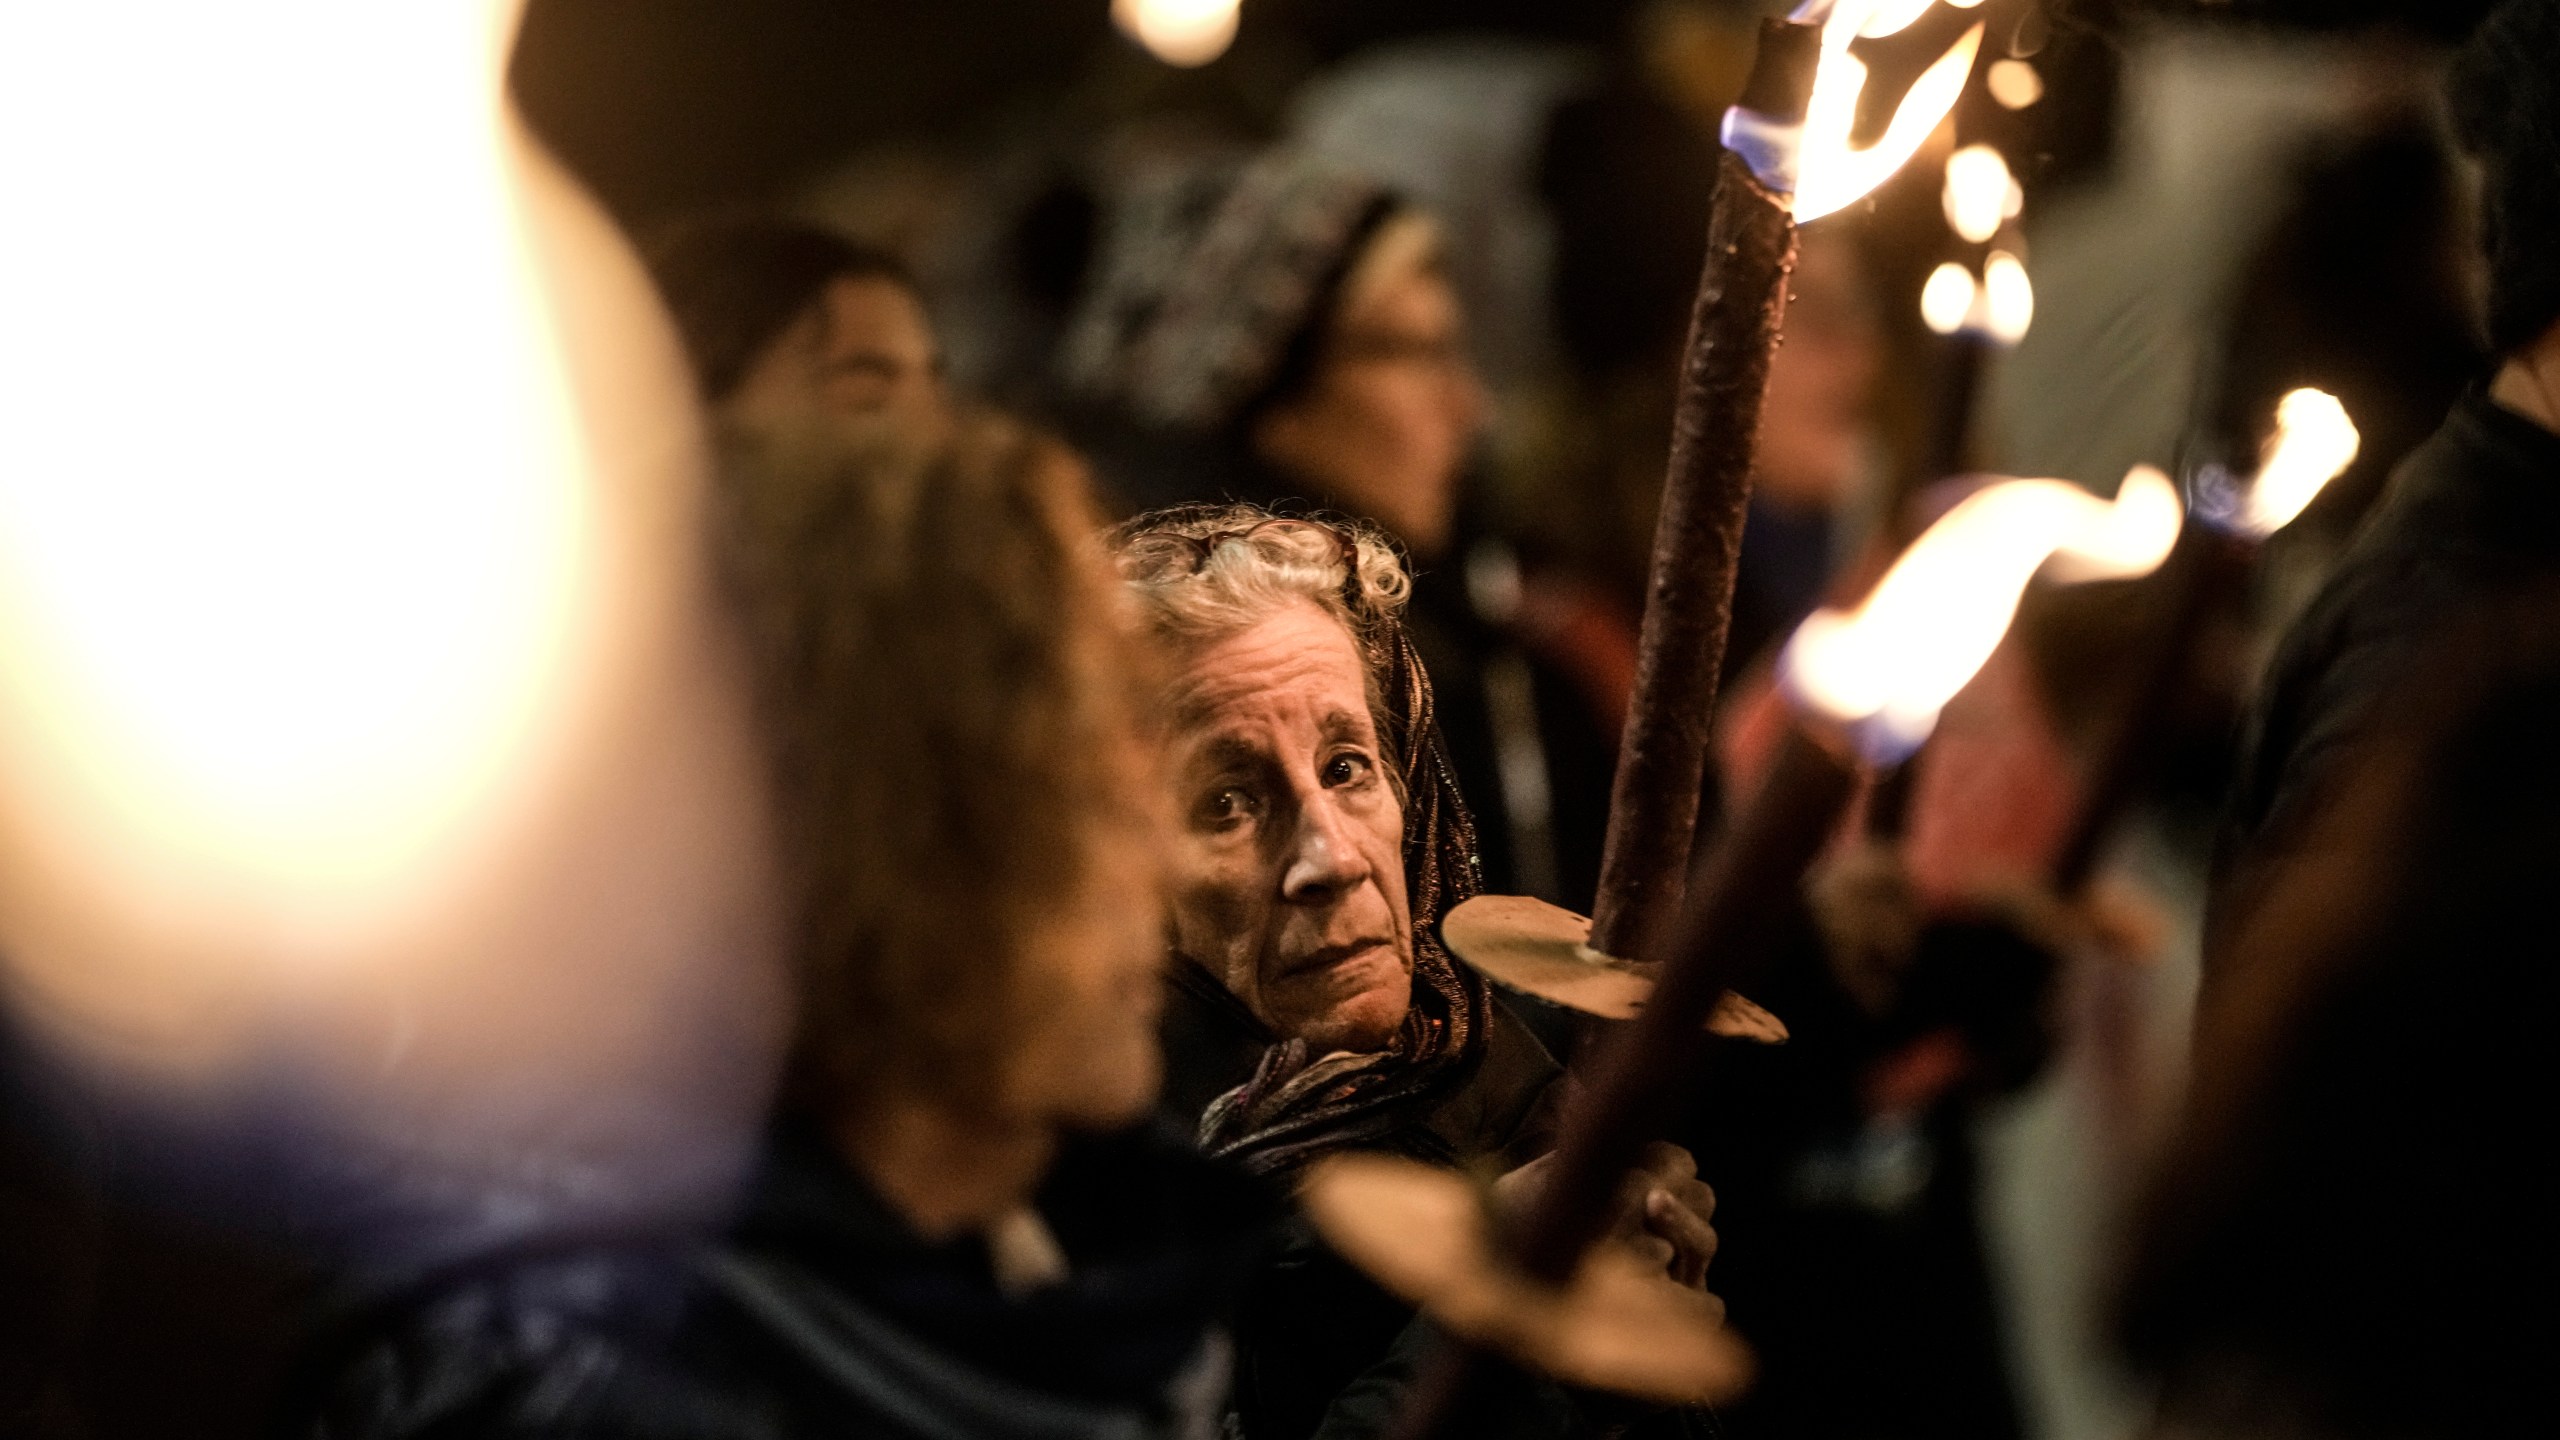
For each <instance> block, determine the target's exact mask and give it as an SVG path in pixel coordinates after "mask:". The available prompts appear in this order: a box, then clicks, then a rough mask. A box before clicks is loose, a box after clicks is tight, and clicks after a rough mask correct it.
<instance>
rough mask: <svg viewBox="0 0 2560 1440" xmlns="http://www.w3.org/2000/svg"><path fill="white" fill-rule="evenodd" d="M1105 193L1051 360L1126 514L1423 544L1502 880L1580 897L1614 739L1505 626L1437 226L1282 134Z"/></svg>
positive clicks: (1419, 606) (1472, 380) (1417, 576)
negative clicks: (1479, 499)
mask: <svg viewBox="0 0 2560 1440" xmlns="http://www.w3.org/2000/svg"><path fill="white" fill-rule="evenodd" d="M1105 212H1106V213H1105V216H1104V219H1103V221H1102V230H1101V234H1100V240H1099V243H1098V245H1097V247H1096V251H1095V255H1094V258H1093V261H1092V263H1091V264H1090V266H1089V267H1088V272H1087V280H1086V283H1085V286H1084V294H1083V297H1082V299H1081V301H1080V302H1079V304H1078V306H1077V310H1076V314H1075V317H1074V319H1073V321H1072V322H1071V324H1070V326H1069V329H1068V334H1067V338H1066V340H1065V342H1064V344H1063V346H1062V349H1061V353H1060V358H1059V368H1060V374H1061V386H1062V390H1063V392H1064V396H1063V404H1064V409H1065V413H1066V414H1067V416H1068V423H1069V426H1070V429H1071V431H1072V432H1073V433H1074V434H1075V436H1076V438H1077V439H1078V440H1079V442H1080V443H1082V444H1083V445H1085V446H1086V448H1087V449H1088V451H1089V452H1090V453H1091V454H1092V455H1093V457H1094V461H1095V465H1096V468H1097V470H1098V471H1099V473H1100V475H1101V478H1102V480H1103V482H1104V484H1105V485H1106V487H1108V488H1111V489H1113V490H1116V491H1117V492H1118V494H1119V497H1120V499H1121V500H1122V501H1123V502H1124V504H1126V505H1127V507H1128V508H1129V509H1130V510H1131V511H1133V512H1134V511H1141V510H1146V509H1151V508H1155V507H1160V506H1165V505H1172V504H1182V503H1193V502H1207V501H1230V502H1242V503H1246V504H1255V505H1262V506H1267V507H1268V506H1278V507H1280V508H1290V507H1292V506H1295V507H1298V508H1303V507H1305V506H1306V505H1309V504H1313V505H1320V506H1324V507H1328V508H1330V509H1334V510H1339V511H1342V512H1346V513H1348V514H1351V515H1355V516H1358V517H1360V518H1362V519H1365V520H1368V521H1371V522H1373V523H1375V524H1376V525H1378V526H1379V527H1381V528H1382V529H1383V530H1384V532H1385V533H1386V534H1387V535H1388V536H1389V537H1390V538H1391V539H1392V540H1393V541H1394V542H1395V543H1396V544H1397V545H1399V546H1401V547H1402V548H1403V550H1404V551H1405V553H1406V554H1407V555H1408V556H1409V557H1411V560H1412V562H1413V567H1414V572H1415V573H1414V577H1413V584H1412V603H1411V608H1410V610H1409V611H1408V613H1407V616H1406V624H1407V625H1408V627H1409V629H1410V631H1411V633H1412V636H1413V641H1414V644H1415V645H1416V647H1417V648H1418V649H1419V650H1420V652H1421V653H1422V656H1423V658H1424V659H1425V660H1426V661H1427V662H1428V663H1429V665H1430V666H1431V668H1432V671H1433V673H1434V674H1436V675H1437V676H1438V677H1439V679H1440V683H1441V693H1442V696H1443V704H1442V707H1441V711H1440V715H1441V720H1442V724H1443V728H1444V731H1445V733H1446V736H1447V743H1448V749H1449V755H1450V759H1451V763H1452V764H1453V765H1454V767H1455V769H1456V771H1457V774H1458V777H1459V781H1460V783H1461V784H1462V786H1463V787H1464V788H1465V789H1466V791H1467V793H1468V794H1470V795H1471V796H1473V797H1475V799H1476V801H1477V803H1478V805H1479V806H1480V807H1482V812H1483V815H1484V819H1485V824H1484V827H1483V829H1482V831H1481V834H1480V837H1479V838H1480V839H1481V841H1482V845H1483V855H1484V864H1485V867H1486V870H1487V871H1488V873H1489V874H1490V875H1491V877H1492V879H1493V883H1494V884H1495V885H1497V886H1498V887H1500V888H1503V889H1505V890H1511V891H1519V892H1524V893H1537V894H1543V895H1545V896H1547V897H1548V898H1551V899H1558V900H1565V901H1569V902H1571V903H1583V902H1584V901H1587V899H1588V898H1589V892H1588V886H1589V884H1590V883H1591V880H1593V879H1596V877H1597V875H1598V870H1599V843H1600V833H1601V826H1602V824H1603V823H1604V815H1603V813H1602V812H1603V811H1604V809H1605V806H1606V800H1607V795H1608V784H1609V772H1610V758H1609V757H1610V755H1611V753H1612V750H1611V747H1612V745H1613V744H1614V741H1615V738H1616V737H1615V736H1614V735H1609V734H1603V733H1602V731H1601V728H1600V726H1599V725H1598V724H1597V723H1595V721H1594V720H1593V718H1592V717H1591V716H1590V714H1589V712H1588V709H1587V707H1585V706H1584V705H1583V704H1581V703H1580V701H1579V700H1578V698H1577V697H1576V694H1575V690H1574V687H1573V684H1572V682H1571V681H1570V680H1569V679H1568V678H1567V677H1564V676H1562V675H1560V674H1558V673H1557V672H1556V671H1554V670H1553V669H1552V668H1551V667H1548V666H1545V665H1542V664H1540V663H1539V662H1537V661H1535V660H1533V659H1532V657H1531V656H1530V655H1529V654H1528V653H1527V652H1526V651H1525V650H1524V649H1523V648H1522V647H1521V645H1520V644H1519V642H1518V639H1517V637H1516V635H1515V634H1513V633H1512V632H1511V630H1510V629H1509V628H1508V627H1509V626H1510V623H1511V621H1512V620H1513V619H1514V618H1515V612H1516V610H1517V608H1518V602H1519V597H1520V574H1519V567H1518V564H1517V562H1516V560H1515V559H1514V558H1513V557H1512V554H1511V552H1510V551H1509V550H1508V549H1507V548H1506V547H1504V546H1502V545H1500V544H1498V543H1495V542H1493V541H1491V540H1490V539H1488V538H1487V537H1485V536H1484V535H1482V534H1481V533H1480V529H1479V526H1478V524H1477V517H1476V515H1475V511H1474V507H1473V505H1472V503H1471V499H1470V496H1469V494H1468V484H1467V482H1468V479H1469V475H1470V470H1471V467H1472V465H1473V462H1474V458H1475V451H1476V448H1477V442H1478V439H1479V435H1480V432H1481V431H1482V429H1483V427H1484V424H1485V421H1486V400H1485V394H1484V387H1483V384H1482V382H1481V381H1480V380H1479V379H1478V377H1477V374H1476V371H1475V366H1474V362H1473V361H1472V360H1471V359H1470V357H1469V355H1468V350H1467V344H1466V332H1465V316H1464V314H1463V313H1462V311H1461V308H1460V306H1459V302H1458V298H1457V293H1456V291H1455V289H1454V288H1453V287H1452V285H1451V284H1450V281H1449V279H1448V276H1447V275H1446V274H1445V273H1444V261H1443V255H1442V245H1441V240H1440V234H1439V230H1438V227H1437V225H1436V224H1435V223H1434V222H1433V221H1432V220H1431V219H1430V218H1429V217H1428V216H1426V215H1424V214H1423V213H1422V212H1421V211H1419V210H1416V209H1414V208H1413V207H1412V206H1410V205H1408V204H1406V203H1404V202H1403V201H1401V200H1400V199H1399V198H1397V197H1396V196H1395V195H1393V194H1392V193H1390V192H1389V191H1387V190H1386V189H1385V188H1383V187H1381V186H1379V185H1378V184H1376V183H1375V182H1373V181H1371V180H1368V179H1366V178H1364V177H1362V176H1361V175H1359V174H1357V173H1355V172H1352V171H1349V170H1345V169H1342V168H1340V167H1338V166H1335V165H1332V164H1328V163H1325V162H1320V161H1317V160H1313V159H1310V158H1307V157H1305V156H1303V155H1300V154H1296V153H1294V152H1291V151H1288V150H1274V151H1269V152H1266V153H1264V154H1262V155H1259V156H1257V157H1254V158H1252V159H1250V160H1244V161H1235V160H1226V161H1218V162H1203V163H1197V164H1192V165H1187V166H1180V167H1172V168H1169V169H1168V170H1167V171H1166V173H1162V174H1157V175H1151V176H1143V177H1139V178H1137V179H1134V180H1131V181H1130V182H1128V183H1127V184H1126V185H1125V186H1124V187H1123V189H1122V193H1120V194H1118V195H1117V196H1116V197H1115V198H1114V199H1113V200H1112V201H1111V203H1110V204H1109V205H1107V206H1106V207H1105ZM1577 890H1579V892H1580V893H1578V894H1577V893H1575V892H1576V891H1577Z"/></svg>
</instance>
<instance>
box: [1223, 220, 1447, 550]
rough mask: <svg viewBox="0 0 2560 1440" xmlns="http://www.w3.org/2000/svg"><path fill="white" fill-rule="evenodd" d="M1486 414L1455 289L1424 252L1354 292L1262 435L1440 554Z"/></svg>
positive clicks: (1275, 454) (1342, 495)
mask: <svg viewBox="0 0 2560 1440" xmlns="http://www.w3.org/2000/svg"><path fill="white" fill-rule="evenodd" d="M1484 420H1485V398H1484V385H1483V383H1482V382H1481V381H1479V380H1478V379H1477V378H1476V372H1475V366H1474V364H1473V363H1472V362H1471V361H1470V360H1469V359H1468V358H1467V349H1466V336H1465V331H1464V328H1463V326H1462V324H1461V322H1460V316H1459V311H1458V297H1457V292H1456V291H1454V290H1452V289H1451V288H1450V287H1449V282H1448V281H1447V280H1445V279H1443V278H1442V277H1441V275H1440V273H1439V271H1438V270H1437V269H1435V268H1432V267H1431V266H1430V265H1429V264H1428V263H1426V257H1417V258H1416V259H1415V260H1414V261H1413V262H1411V263H1408V264H1403V265H1399V266H1395V267H1392V268H1391V269H1390V271H1389V272H1388V273H1386V274H1384V275H1382V276H1381V277H1380V278H1379V279H1377V280H1376V281H1374V282H1372V283H1370V284H1368V285H1365V286H1362V287H1359V288H1358V289H1356V290H1354V291H1353V292H1352V293H1351V294H1350V295H1349V297H1348V298H1346V300H1345V302H1344V304H1343V307H1342V309H1341V310H1340V311H1339V312H1337V313H1336V314H1335V315H1334V317H1333V320H1332V322H1331V324H1330V325H1329V327H1328V328H1327V330H1326V332H1325V335H1324V337H1323V339H1322V340H1321V341H1320V342H1319V349H1318V352H1317V356H1316V364H1315V371H1314V374H1313V375H1312V376H1311V377H1310V378H1309V380H1308V383H1307V387H1306V389H1305V390H1304V391H1303V392H1302V393H1300V394H1299V395H1297V396H1295V397H1294V398H1292V399H1290V400H1288V401H1285V402H1283V403H1282V404H1279V405H1276V406H1274V407H1272V409H1271V410H1270V411H1269V412H1267V413H1266V414H1264V415H1263V416H1262V417H1261V419H1260V420H1259V421H1258V422H1257V423H1256V424H1255V427H1254V443H1255V447H1256V449H1258V450H1259V451H1260V452H1261V454H1262V457H1263V458H1264V459H1265V460H1267V461H1269V462H1271V463H1272V464H1274V465H1276V466H1278V467H1279V468H1280V469H1282V470H1285V471H1287V472H1289V473H1290V474H1292V475H1296V476H1301V477H1304V478H1305V479H1306V480H1308V481H1310V482H1312V483H1313V484H1314V485H1315V487H1316V488H1318V489H1320V490H1322V491H1323V492H1324V496H1325V498H1326V499H1327V500H1329V501H1331V502H1332V503H1334V504H1336V505H1339V506H1341V507H1342V508H1343V509H1346V510H1349V511H1352V512H1353V513H1355V514H1359V515H1364V516H1366V517H1368V518H1369V519H1372V520H1375V521H1377V522H1378V523H1379V524H1381V525H1384V526H1385V527H1386V528H1387V529H1388V530H1389V531H1390V532H1392V533H1393V534H1394V535H1395V536H1396V538H1397V539H1400V540H1402V541H1403V542H1404V543H1405V544H1406V545H1407V546H1409V547H1411V548H1412V549H1414V550H1415V551H1417V552H1420V553H1422V554H1425V555H1432V554H1438V553H1440V552H1442V551H1444V550H1446V549H1447V548H1448V544H1449V530H1450V526H1451V523H1452V519H1453V517H1454V516H1455V514H1456V511H1457V502H1458V481H1459V479H1460V477H1461V475H1462V474H1463V473H1464V471H1465V469H1466V463H1467V454H1468V452H1469V450H1471V449H1472V448H1473V447H1474V445H1475V440H1476V433H1477V432H1478V431H1479V430H1481V429H1482V428H1483V427H1484Z"/></svg>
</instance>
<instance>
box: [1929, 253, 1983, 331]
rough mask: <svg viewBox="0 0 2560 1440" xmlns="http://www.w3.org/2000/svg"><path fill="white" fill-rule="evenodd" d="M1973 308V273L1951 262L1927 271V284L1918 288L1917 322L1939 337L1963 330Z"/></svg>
mask: <svg viewBox="0 0 2560 1440" xmlns="http://www.w3.org/2000/svg"><path fill="white" fill-rule="evenodd" d="M1973 308H1974V284H1973V272H1972V271H1970V270H1967V269H1966V268H1964V267H1963V266H1961V265H1959V264H1957V263H1956V262H1954V261H1953V260H1950V261H1948V262H1946V263H1945V264H1943V265H1940V266H1939V267H1938V268H1937V269H1935V270H1932V271H1930V272H1929V283H1927V284H1926V285H1923V286H1921V287H1920V318H1921V319H1922V320H1924V321H1926V322H1927V323H1928V326H1929V328H1930V329H1932V330H1934V331H1936V332H1937V333H1939V334H1941V335H1953V334H1954V333H1956V332H1957V331H1959V330H1961V329H1963V328H1964V322H1965V318H1966V317H1967V316H1969V315H1971V314H1972V313H1973Z"/></svg>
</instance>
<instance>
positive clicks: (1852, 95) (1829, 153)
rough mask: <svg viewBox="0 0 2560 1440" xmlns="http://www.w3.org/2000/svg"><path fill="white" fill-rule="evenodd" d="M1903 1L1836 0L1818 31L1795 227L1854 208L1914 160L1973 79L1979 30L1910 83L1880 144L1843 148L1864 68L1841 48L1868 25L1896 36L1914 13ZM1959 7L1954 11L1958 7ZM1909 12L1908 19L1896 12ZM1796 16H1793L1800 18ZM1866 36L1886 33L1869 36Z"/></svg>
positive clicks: (1863, 85)
mask: <svg viewBox="0 0 2560 1440" xmlns="http://www.w3.org/2000/svg"><path fill="white" fill-rule="evenodd" d="M1926 8H1927V7H1925V6H1922V7H1920V8H1919V9H1911V7H1910V6H1909V5H1908V4H1907V0H1840V3H1839V4H1837V5H1835V6H1834V7H1833V8H1832V9H1831V11H1830V19H1829V20H1828V21H1826V22H1825V23H1824V25H1823V29H1822V68H1821V69H1820V70H1818V71H1816V72H1815V74H1814V80H1813V97H1812V100H1811V102H1810V103H1809V105H1808V106H1807V107H1806V110H1805V121H1804V139H1803V148H1802V150H1801V152H1800V156H1799V159H1798V165H1797V172H1796V189H1795V202H1794V211H1795V218H1796V223H1797V224H1800V225H1801V224H1804V223H1806V222H1809V221H1813V220H1819V219H1821V218H1822V217H1823V216H1825V215H1829V214H1831V213H1833V212H1834V211H1837V210H1840V209H1842V208H1844V207H1846V206H1848V205H1852V204H1855V203H1856V202H1857V201H1859V200H1860V199H1863V198H1864V197H1865V196H1866V195H1867V194H1869V193H1870V192H1871V191H1873V190H1874V189H1875V188H1876V187H1877V186H1879V185H1882V184H1883V183H1884V182H1885V181H1886V180H1888V179H1890V178H1892V176H1893V172H1894V171H1896V170H1899V169H1901V168H1902V166H1903V163H1904V162H1905V161H1907V160H1909V159H1910V158H1911V157H1912V155H1913V154H1915V153H1917V152H1918V151H1919V149H1920V147H1921V145H1922V144H1923V143H1925V142H1926V141H1927V140H1928V138H1929V135H1930V132H1932V131H1934V130H1936V129H1937V128H1938V122H1939V121H1941V120H1944V119H1945V118H1946V117H1947V112H1948V111H1950V110H1953V109H1954V108H1955V104H1956V100H1957V99H1958V98H1959V97H1960V96H1962V95H1963V94H1964V82H1965V79H1966V77H1967V76H1969V75H1971V74H1972V73H1973V60H1974V56H1975V55H1976V54H1977V53H1978V52H1979V51H1980V50H1981V48H1982V29H1983V27H1982V26H1980V25H1978V24H1977V25H1975V26H1974V27H1973V28H1972V29H1970V30H1967V31H1966V32H1965V34H1964V38H1963V39H1961V40H1958V41H1957V42H1956V43H1955V44H1954V45H1953V46H1951V47H1949V49H1948V50H1947V53H1946V54H1944V55H1941V56H1939V57H1938V60H1937V62H1936V63H1935V64H1933V65H1931V66H1930V67H1929V68H1928V69H1927V70H1926V71H1924V72H1922V73H1921V76H1920V78H1919V79H1918V80H1916V81H1914V82H1912V86H1911V89H1910V90H1909V92H1908V93H1906V94H1904V96H1903V97H1902V103H1901V104H1900V105H1898V106H1897V107H1895V109H1894V112H1893V121H1892V123H1891V124H1889V125H1887V126H1886V127H1885V133H1884V138H1882V139H1880V140H1878V141H1877V142H1876V143H1875V144H1873V145H1871V146H1869V147H1867V148H1866V149H1864V150H1858V149H1853V148H1851V146H1850V144H1849V131H1850V128H1851V127H1852V126H1853V125H1854V124H1855V123H1856V122H1857V117H1858V100H1859V97H1860V96H1861V95H1862V94H1864V93H1865V91H1866V88H1867V67H1866V65H1865V63H1864V62H1862V61H1860V60H1859V59H1858V57H1856V56H1854V55H1852V54H1850V53H1849V42H1850V41H1852V40H1855V39H1856V38H1858V36H1859V34H1860V33H1861V32H1864V31H1867V30H1868V29H1869V27H1870V26H1871V25H1874V24H1880V23H1890V22H1892V21H1893V20H1894V19H1895V18H1896V17H1901V20H1900V23H1899V24H1893V25H1892V29H1897V30H1898V29H1900V28H1902V26H1903V25H1908V24H1909V23H1910V22H1911V21H1912V20H1914V19H1917V18H1918V17H1919V15H1920V13H1921V10H1925V9H1926ZM1959 8H1961V7H1959ZM1906 9H1909V10H1910V14H1909V15H1908V16H1904V15H1903V11H1904V10H1906ZM1800 13H1801V12H1800ZM1874 33H1890V32H1889V31H1881V30H1880V31H1876V32H1874Z"/></svg>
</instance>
